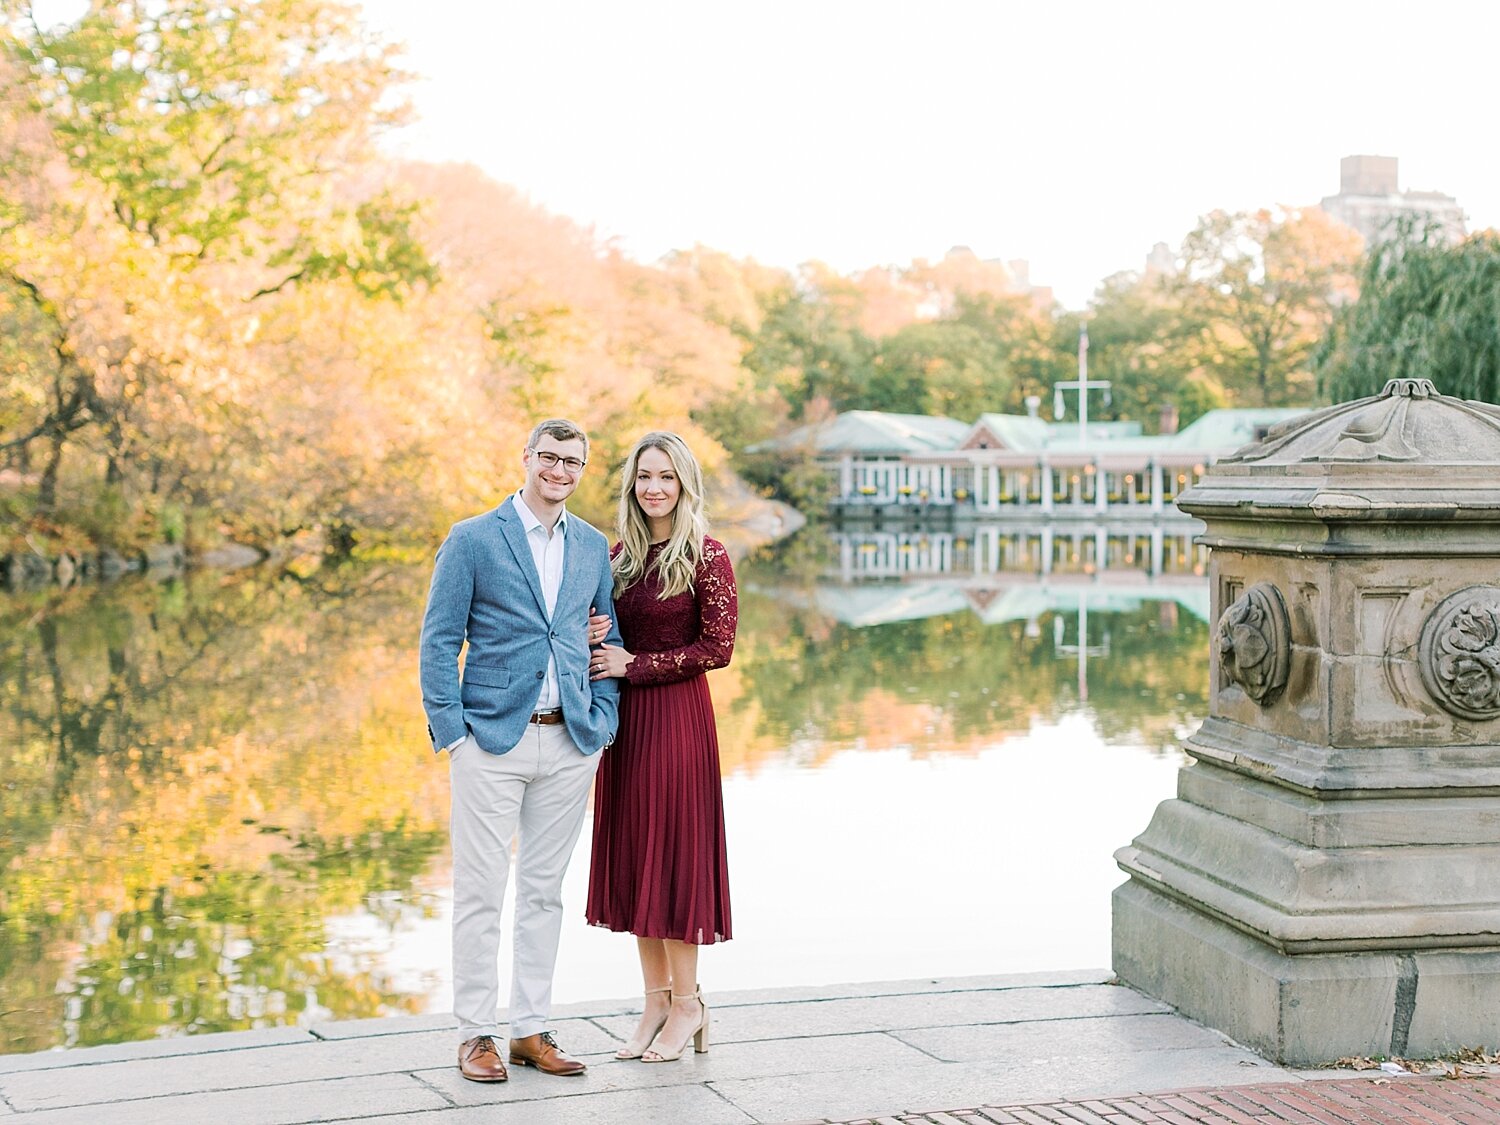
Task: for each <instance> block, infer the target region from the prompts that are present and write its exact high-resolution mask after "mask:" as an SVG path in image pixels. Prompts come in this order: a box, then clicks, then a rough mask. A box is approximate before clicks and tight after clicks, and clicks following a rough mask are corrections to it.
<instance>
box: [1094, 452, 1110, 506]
mask: <svg viewBox="0 0 1500 1125" xmlns="http://www.w3.org/2000/svg"><path fill="white" fill-rule="evenodd" d="M1107 507H1109V480H1108V479H1107V477H1106V475H1105V472H1104V466H1103V465H1101V464H1099V462H1098V461H1095V462H1094V511H1096V512H1102V511H1104V509H1105V508H1107Z"/></svg>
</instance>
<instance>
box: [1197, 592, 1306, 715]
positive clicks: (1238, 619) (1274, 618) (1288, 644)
mask: <svg viewBox="0 0 1500 1125" xmlns="http://www.w3.org/2000/svg"><path fill="white" fill-rule="evenodd" d="M1215 644H1217V645H1218V649H1219V668H1220V670H1221V671H1222V672H1223V674H1224V676H1225V678H1226V679H1228V680H1229V681H1231V682H1232V683H1236V684H1238V685H1239V686H1240V688H1241V690H1243V691H1244V693H1245V694H1246V695H1248V696H1249V697H1250V698H1251V699H1253V700H1255V702H1257V703H1259V704H1260V705H1261V706H1262V707H1269V706H1270V705H1271V704H1272V703H1274V702H1276V699H1277V697H1278V696H1280V695H1281V691H1282V689H1283V688H1285V687H1286V677H1287V671H1288V668H1289V667H1290V665H1291V657H1292V626H1291V621H1290V620H1289V619H1288V617H1287V612H1286V602H1285V601H1284V600H1283V599H1282V597H1281V591H1280V590H1278V589H1277V588H1276V587H1275V586H1272V585H1271V584H1270V583H1269V582H1258V583H1256V584H1255V585H1254V586H1251V587H1250V589H1248V590H1246V591H1245V592H1244V594H1243V595H1241V596H1240V599H1239V600H1238V601H1236V602H1235V603H1234V604H1233V605H1231V606H1230V607H1229V608H1228V609H1226V610H1225V611H1224V614H1223V616H1222V617H1220V618H1219V628H1218V636H1217V638H1216V640H1215Z"/></svg>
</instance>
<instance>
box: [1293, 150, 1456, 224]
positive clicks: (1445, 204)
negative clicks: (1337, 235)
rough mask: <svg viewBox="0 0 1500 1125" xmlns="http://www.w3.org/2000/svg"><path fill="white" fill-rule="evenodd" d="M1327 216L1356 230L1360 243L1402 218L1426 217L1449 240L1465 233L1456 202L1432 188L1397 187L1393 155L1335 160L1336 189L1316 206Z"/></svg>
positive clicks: (1348, 157)
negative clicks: (1337, 180)
mask: <svg viewBox="0 0 1500 1125" xmlns="http://www.w3.org/2000/svg"><path fill="white" fill-rule="evenodd" d="M1319 206H1320V207H1322V209H1323V210H1324V211H1325V212H1326V213H1327V214H1328V215H1330V216H1331V217H1332V218H1335V219H1337V220H1338V221H1339V222H1341V223H1343V224H1345V225H1346V226H1351V227H1353V228H1354V229H1355V230H1357V231H1358V232H1359V233H1360V235H1361V236H1362V237H1363V238H1364V240H1365V242H1366V243H1367V244H1368V243H1372V242H1375V241H1378V240H1379V239H1380V238H1382V237H1385V236H1386V234H1387V233H1388V232H1389V230H1390V228H1391V227H1392V226H1393V225H1394V224H1395V223H1396V221H1397V220H1399V219H1401V218H1402V217H1403V216H1408V215H1411V216H1417V217H1426V218H1428V219H1430V220H1431V221H1432V222H1434V223H1436V224H1437V225H1438V226H1439V227H1440V228H1441V229H1442V232H1443V235H1444V237H1445V238H1446V240H1447V241H1448V242H1450V243H1456V242H1461V241H1462V240H1463V238H1464V236H1465V234H1466V233H1467V231H1466V228H1465V225H1464V211H1463V208H1462V207H1460V206H1459V205H1458V200H1456V199H1454V198H1453V197H1452V196H1451V195H1444V194H1443V193H1442V192H1437V191H1401V190H1399V187H1398V183H1397V179H1396V157H1394V156H1346V157H1344V158H1343V159H1342V160H1340V161H1339V193H1338V194H1337V195H1329V196H1325V197H1324V199H1323V201H1322V202H1321V203H1320V204H1319Z"/></svg>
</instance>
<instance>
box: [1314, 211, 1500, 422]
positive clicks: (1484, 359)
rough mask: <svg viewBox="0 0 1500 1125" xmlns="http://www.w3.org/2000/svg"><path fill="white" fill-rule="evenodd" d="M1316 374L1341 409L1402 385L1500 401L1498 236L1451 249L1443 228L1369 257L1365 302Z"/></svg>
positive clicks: (1420, 232) (1330, 339)
mask: <svg viewBox="0 0 1500 1125" xmlns="http://www.w3.org/2000/svg"><path fill="white" fill-rule="evenodd" d="M1317 375H1318V387H1319V390H1320V391H1321V392H1322V393H1323V395H1324V396H1325V397H1326V398H1328V399H1330V400H1332V401H1334V402H1339V401H1347V400H1349V399H1356V398H1363V397H1365V396H1366V395H1372V394H1376V393H1377V392H1379V390H1380V389H1381V387H1383V386H1384V385H1385V382H1386V380H1387V379H1394V378H1423V379H1431V380H1432V381H1433V382H1434V383H1435V384H1436V385H1437V388H1438V390H1440V391H1442V392H1443V393H1444V394H1450V395H1457V396H1458V397H1460V398H1468V399H1477V400H1480V401H1482V402H1500V233H1497V232H1496V231H1493V230H1489V231H1482V232H1480V233H1478V234H1475V235H1473V236H1472V237H1470V238H1468V239H1466V240H1465V241H1463V242H1461V243H1459V244H1458V245H1457V246H1450V245H1447V244H1446V243H1445V241H1444V240H1443V238H1442V234H1441V231H1439V230H1438V229H1436V228H1433V227H1430V226H1423V225H1419V224H1416V223H1410V222H1409V223H1405V224H1404V225H1402V226H1401V227H1399V228H1398V229H1397V231H1396V235H1395V237H1394V238H1393V239H1390V240H1388V241H1383V242H1381V243H1379V244H1378V245H1377V246H1375V247H1374V248H1373V249H1372V250H1371V252H1370V253H1369V255H1368V256H1367V257H1366V259H1365V263H1364V268H1363V270H1362V271H1361V274H1360V293H1359V300H1358V301H1356V302H1354V303H1353V304H1352V305H1349V306H1347V307H1345V308H1343V309H1341V310H1340V311H1339V314H1338V316H1337V317H1336V318H1335V320H1334V323H1333V326H1332V328H1331V329H1330V330H1329V333H1328V336H1327V338H1326V339H1325V341H1324V344H1323V347H1322V349H1321V350H1320V352H1319V355H1318V360H1317Z"/></svg>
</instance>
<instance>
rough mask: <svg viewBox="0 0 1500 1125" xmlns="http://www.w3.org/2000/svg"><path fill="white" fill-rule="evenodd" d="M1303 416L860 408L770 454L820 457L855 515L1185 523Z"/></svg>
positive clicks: (842, 508) (847, 511)
mask: <svg viewBox="0 0 1500 1125" xmlns="http://www.w3.org/2000/svg"><path fill="white" fill-rule="evenodd" d="M1301 413H1303V411H1301V410H1275V409H1248V410H1211V411H1209V412H1208V413H1207V414H1205V415H1204V416H1203V417H1201V418H1199V419H1198V420H1197V421H1196V422H1194V423H1193V424H1192V425H1190V426H1187V427H1185V428H1184V429H1182V430H1181V431H1180V432H1177V433H1162V434H1155V435H1143V434H1142V433H1141V424H1140V423H1139V422H1092V423H1090V424H1089V428H1088V434H1087V437H1086V438H1085V436H1084V435H1083V434H1082V433H1081V432H1080V429H1079V426H1078V424H1077V423H1076V422H1061V423H1052V422H1047V421H1044V420H1043V419H1041V418H1038V417H1035V416H1029V415H1019V414H982V415H980V416H979V418H978V419H976V420H975V421H973V422H968V423H965V422H961V421H958V420H957V419H954V418H929V417H926V416H924V415H917V414H888V413H885V412H883V411H878V410H851V411H846V412H845V413H843V414H840V415H838V416H837V417H835V418H832V419H830V420H829V421H827V422H824V423H821V424H818V425H814V426H805V427H803V428H802V429H799V430H795V431H793V432H792V433H790V434H787V435H785V436H784V437H781V438H778V439H776V440H774V441H769V442H763V443H761V445H760V446H758V447H757V448H758V449H760V450H776V449H782V450H811V452H812V453H813V455H814V457H815V458H816V460H817V461H818V463H819V464H820V465H821V466H822V467H823V468H824V469H825V471H827V473H828V474H829V476H830V477H831V478H832V482H833V485H834V488H833V493H834V501H833V506H834V511H835V512H836V513H837V514H841V515H845V516H863V515H869V516H873V517H887V516H900V515H903V514H912V515H916V514H918V513H922V514H929V515H940V516H943V517H945V518H946V517H967V518H990V517H995V516H1043V517H1054V516H1056V517H1062V516H1078V517H1086V518H1090V519H1096V518H1098V517H1099V516H1101V515H1104V516H1111V517H1114V516H1144V517H1147V518H1152V517H1155V516H1158V515H1162V514H1167V515H1175V514H1176V513H1177V509H1176V508H1175V507H1174V506H1173V501H1174V500H1175V499H1176V497H1177V495H1178V494H1179V493H1180V492H1182V491H1183V490H1184V489H1186V488H1188V487H1189V486H1190V485H1192V484H1194V483H1195V482H1196V481H1197V480H1198V478H1199V477H1201V476H1202V475H1203V473H1204V472H1205V470H1206V469H1207V467H1208V466H1209V465H1211V464H1213V463H1214V462H1215V461H1216V460H1218V459H1219V458H1220V457H1224V456H1227V455H1228V454H1230V453H1232V452H1234V450H1236V449H1238V448H1239V447H1240V446H1243V445H1247V444H1249V443H1250V442H1252V441H1255V440H1256V439H1258V438H1259V437H1261V436H1263V435H1264V434H1265V432H1266V431H1267V430H1268V429H1269V428H1270V427H1272V426H1274V425H1276V424H1277V423H1279V422H1282V421H1285V420H1286V419H1288V418H1293V417H1296V416H1297V415H1299V414H1301Z"/></svg>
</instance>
